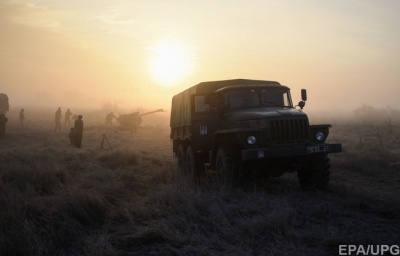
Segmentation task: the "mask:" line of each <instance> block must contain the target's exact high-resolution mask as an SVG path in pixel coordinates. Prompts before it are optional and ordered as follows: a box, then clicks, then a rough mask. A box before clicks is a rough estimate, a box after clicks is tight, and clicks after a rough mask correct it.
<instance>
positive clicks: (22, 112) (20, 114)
mask: <svg viewBox="0 0 400 256" xmlns="http://www.w3.org/2000/svg"><path fill="white" fill-rule="evenodd" d="M24 119H25V114H24V109H21V111H20V112H19V124H20V125H21V126H24Z"/></svg>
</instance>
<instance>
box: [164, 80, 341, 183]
mask: <svg viewBox="0 0 400 256" xmlns="http://www.w3.org/2000/svg"><path fill="white" fill-rule="evenodd" d="M301 96H302V100H301V101H300V102H299V103H298V105H296V106H294V105H293V102H292V98H291V94H290V89H289V87H287V86H284V85H281V84H280V83H279V82H276V81H264V80H251V79H234V80H222V81H210V82H202V83H199V84H197V85H194V86H192V87H190V88H188V89H186V90H184V91H182V92H181V93H179V94H176V95H175V96H173V98H172V108H171V117H170V127H171V133H170V138H171V140H172V141H173V143H172V144H173V145H172V147H173V148H172V150H173V153H174V156H175V157H176V158H177V165H178V170H180V171H181V172H182V173H183V174H185V175H189V176H191V177H195V178H199V177H201V176H203V175H204V173H205V171H207V173H214V174H215V175H214V176H215V177H216V178H217V180H218V181H220V182H223V183H224V184H225V183H226V184H240V183H241V182H242V181H243V180H246V179H247V180H248V179H249V177H250V178H251V177H253V178H254V177H258V176H259V175H261V176H263V177H264V176H265V177H278V176H281V175H282V174H284V173H285V172H294V171H297V173H298V179H299V183H300V185H301V187H302V188H304V189H325V188H327V186H328V183H329V177H330V170H329V169H330V159H329V157H328V154H329V153H338V152H341V144H340V143H336V144H332V143H326V139H327V137H328V134H329V128H330V127H331V125H330V124H318V125H311V124H310V123H309V119H308V117H307V115H306V114H305V113H304V112H303V111H302V110H303V107H304V106H305V102H306V100H307V91H306V90H305V89H302V90H301ZM208 171H210V172H208Z"/></svg>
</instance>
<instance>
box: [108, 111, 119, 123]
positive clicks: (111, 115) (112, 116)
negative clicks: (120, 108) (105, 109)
mask: <svg viewBox="0 0 400 256" xmlns="http://www.w3.org/2000/svg"><path fill="white" fill-rule="evenodd" d="M113 118H115V119H117V117H116V116H114V113H113V112H110V113H108V114H107V115H106V126H112V125H113V124H112V120H113Z"/></svg>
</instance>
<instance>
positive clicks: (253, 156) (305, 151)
mask: <svg viewBox="0 0 400 256" xmlns="http://www.w3.org/2000/svg"><path fill="white" fill-rule="evenodd" d="M341 151H342V144H340V143H337V144H318V145H307V146H304V145H301V146H291V147H279V148H251V149H245V150H242V152H241V153H242V161H250V160H261V159H268V158H280V157H296V156H308V155H314V154H328V153H339V152H341Z"/></svg>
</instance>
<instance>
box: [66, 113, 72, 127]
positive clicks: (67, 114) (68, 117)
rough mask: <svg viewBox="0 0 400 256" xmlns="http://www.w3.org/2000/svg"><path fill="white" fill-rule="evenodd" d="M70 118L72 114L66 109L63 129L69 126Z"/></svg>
mask: <svg viewBox="0 0 400 256" xmlns="http://www.w3.org/2000/svg"><path fill="white" fill-rule="evenodd" d="M71 116H72V113H71V111H70V110H69V109H68V110H67V112H65V119H64V127H69V126H71Z"/></svg>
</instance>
